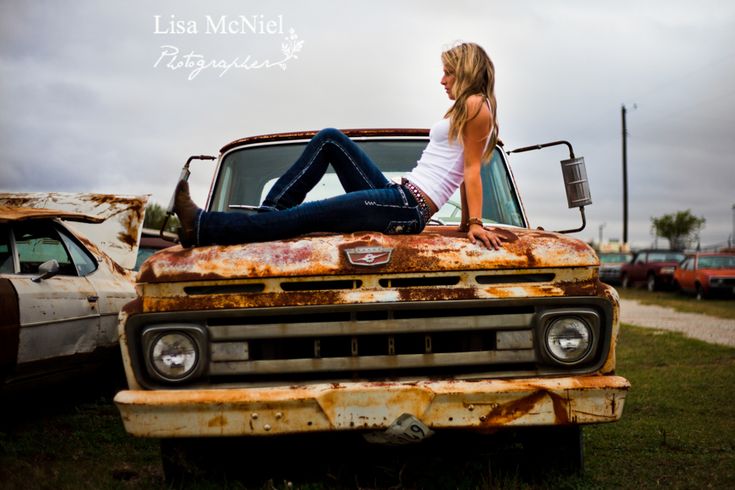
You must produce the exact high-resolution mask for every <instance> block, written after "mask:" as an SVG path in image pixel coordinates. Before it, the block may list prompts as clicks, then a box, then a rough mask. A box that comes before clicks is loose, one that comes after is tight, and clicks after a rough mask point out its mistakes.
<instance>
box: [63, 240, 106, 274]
mask: <svg viewBox="0 0 735 490" xmlns="http://www.w3.org/2000/svg"><path fill="white" fill-rule="evenodd" d="M61 239H62V240H63V242H64V245H66V249H67V250H68V251H69V252H70V253H71V258H72V260H73V261H74V265H75V266H76V268H77V274H79V275H80V276H86V275H87V274H90V273H92V272H94V271H95V270H97V262H95V260H94V259H93V258H92V257H90V255H89V253H87V251H86V250H85V249H83V248H82V247H81V246H79V245H78V244H77V243H76V242H75V241H74V240H73V239H72V238H71V237H70V236H67V235H66V233H64V232H62V233H61Z"/></svg>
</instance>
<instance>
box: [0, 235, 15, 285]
mask: <svg viewBox="0 0 735 490" xmlns="http://www.w3.org/2000/svg"><path fill="white" fill-rule="evenodd" d="M13 272H15V271H14V268H13V253H12V251H11V250H10V227H9V226H7V225H0V274H12V273H13Z"/></svg>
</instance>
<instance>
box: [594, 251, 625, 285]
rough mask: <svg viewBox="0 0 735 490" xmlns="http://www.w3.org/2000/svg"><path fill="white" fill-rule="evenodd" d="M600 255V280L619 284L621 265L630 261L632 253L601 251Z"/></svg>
mask: <svg viewBox="0 0 735 490" xmlns="http://www.w3.org/2000/svg"><path fill="white" fill-rule="evenodd" d="M597 256H598V257H600V280H601V281H602V282H605V283H607V284H620V273H621V271H622V269H623V265H624V264H627V263H628V262H630V260H631V259H632V258H633V254H632V253H630V252H602V253H598V254H597Z"/></svg>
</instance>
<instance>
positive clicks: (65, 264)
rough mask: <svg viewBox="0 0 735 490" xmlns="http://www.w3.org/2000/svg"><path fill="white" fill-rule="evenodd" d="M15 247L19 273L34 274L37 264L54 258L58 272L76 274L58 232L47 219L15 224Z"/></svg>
mask: <svg viewBox="0 0 735 490" xmlns="http://www.w3.org/2000/svg"><path fill="white" fill-rule="evenodd" d="M13 232H14V235H15V247H16V250H17V251H18V260H19V262H20V273H21V274H36V273H38V266H39V265H41V264H43V263H44V262H46V261H48V260H52V259H56V261H57V262H58V263H59V274H61V275H66V276H76V275H77V269H76V267H75V266H74V263H73V262H72V260H71V257H70V256H69V253H68V252H67V250H66V248H65V247H64V244H63V243H62V241H61V238H60V237H59V233H58V232H57V231H56V230H55V229H54V227H53V226H52V225H51V223H49V222H47V221H29V222H26V223H19V224H17V225H16V226H15V228H14V230H13Z"/></svg>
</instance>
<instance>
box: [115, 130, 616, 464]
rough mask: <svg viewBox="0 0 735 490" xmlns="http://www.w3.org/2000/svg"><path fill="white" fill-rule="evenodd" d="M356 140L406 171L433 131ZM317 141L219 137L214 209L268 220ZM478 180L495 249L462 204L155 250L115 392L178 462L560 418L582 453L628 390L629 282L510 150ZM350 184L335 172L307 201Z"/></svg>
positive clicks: (574, 172)
mask: <svg viewBox="0 0 735 490" xmlns="http://www.w3.org/2000/svg"><path fill="white" fill-rule="evenodd" d="M346 132H347V134H348V135H349V136H350V137H351V138H353V139H354V140H355V141H356V142H358V143H359V144H360V145H361V146H362V147H363V148H364V149H365V151H366V152H367V153H368V154H369V155H370V156H371V158H372V159H373V160H374V161H375V162H377V163H378V164H379V165H380V166H381V169H382V170H383V171H384V172H385V173H386V175H387V176H389V177H391V178H397V177H399V176H400V175H401V174H402V173H404V172H405V171H407V170H408V169H409V168H410V167H411V166H412V165H413V164H414V162H416V160H417V159H418V157H419V155H420V153H421V151H422V149H423V147H424V146H425V145H426V143H427V141H428V131H426V130H353V131H346ZM313 134H314V133H311V132H304V133H289V134H276V135H268V136H258V137H251V138H245V139H241V140H238V141H234V142H232V143H230V144H228V145H226V146H225V147H223V148H222V150H221V152H220V155H219V158H218V159H217V168H216V172H215V177H214V180H213V184H212V187H211V190H210V195H209V198H208V203H207V209H209V210H216V211H227V212H253V211H252V207H253V205H257V204H258V203H260V202H261V200H262V198H263V196H264V195H265V194H266V193H267V192H268V190H269V188H270V186H271V185H272V184H273V182H274V181H275V179H276V178H277V177H278V176H279V175H281V173H282V172H283V170H284V168H285V166H287V165H289V164H290V163H291V162H292V161H294V159H295V158H296V157H297V156H298V155H299V154H300V152H301V151H302V149H303V147H304V145H305V144H306V142H307V141H308V139H309V137H311V136H312V135H313ZM562 143H564V142H562ZM565 144H567V145H568V143H565ZM550 145H551V144H549V145H535V146H534V147H528V148H523V149H519V151H525V150H529V149H537V148H542V147H545V146H550ZM568 146H569V149H570V152H571V145H568ZM507 153H511V152H507ZM208 158H212V157H208ZM190 161H191V159H190ZM188 164H189V162H187V166H186V169H185V172H184V173H185V174H188ZM562 169H563V173H564V175H565V183H566V185H567V191H568V192H567V197H568V199H569V200H570V206H575V205H576V206H579V207H580V209H581V210H582V216H583V217H584V207H583V206H584V205H586V204H589V203H590V202H591V201H590V200H589V195H588V188H587V187H586V173H585V171H584V166H583V159H581V158H574V155H573V153H572V155H571V157H570V158H569V159H568V160H564V161H562ZM482 178H483V189H484V193H485V195H484V199H483V219H484V220H485V222H486V223H492V226H494V227H495V228H496V229H497V230H498V232H499V233H500V234H501V235H502V236H503V237H504V239H505V243H504V246H503V247H502V248H501V249H500V250H487V249H485V248H483V247H482V246H480V245H479V244H477V245H476V244H472V243H470V242H469V241H468V240H467V239H466V237H465V235H464V234H463V233H460V232H458V231H457V226H456V224H457V222H458V220H459V218H460V216H461V213H460V208H459V204H458V201H459V198H458V196H455V198H454V199H450V202H449V203H448V204H447V205H446V206H444V207H443V208H442V209H441V210H440V211H439V213H437V215H435V217H434V220H433V222H432V223H430V224H429V226H427V227H426V229H425V230H424V231H423V232H422V233H421V234H417V235H400V236H395V235H384V234H381V233H373V232H357V233H351V234H310V235H307V236H301V237H298V238H295V239H290V240H283V241H277V242H268V243H250V244H244V245H234V246H209V247H201V248H193V249H183V248H181V247H172V248H169V249H166V250H163V251H161V252H159V253H157V254H156V255H154V256H153V257H151V258H150V259H149V260H148V261H147V262H145V263H144V264H143V266H142V268H141V270H140V274H139V276H138V284H137V292H138V297H137V299H136V300H134V301H133V302H131V303H129V304H128V305H127V306H126V307H125V309H124V311H123V313H122V314H121V323H120V336H121V342H122V351H123V356H124V362H125V369H126V372H127V377H128V382H129V389H128V390H126V391H122V392H120V393H118V395H117V396H116V398H115V402H116V404H117V406H118V408H119V410H120V412H121V415H122V419H123V421H124V424H125V428H126V429H127V431H128V432H129V433H131V434H133V435H136V436H141V437H154V438H162V439H163V444H162V448H164V454H163V456H164V460H165V458H166V456H167V455H166V454H165V453H166V452H167V451H168V450H169V449H166V448H171V447H172V446H174V447H175V442H176V441H177V440H178V439H176V438H199V437H221V436H246V437H248V438H251V440H252V438H268V437H272V436H276V435H284V434H304V433H318V432H321V433H324V432H342V433H347V432H349V433H352V434H354V433H357V432H359V433H362V434H364V435H365V437H366V438H367V439H368V440H370V441H374V442H382V443H403V442H408V441H420V440H422V439H425V438H427V437H428V436H430V435H432V434H433V433H438V432H443V431H460V430H464V431H468V430H469V431H474V432H482V433H488V432H493V431H497V430H498V429H507V428H519V427H524V426H527V427H535V428H537V429H543V428H544V427H547V428H548V427H558V430H556V431H555V432H554V434H557V435H558V437H559V439H558V440H554V439H550V440H549V439H547V440H546V441H545V442H546V443H548V444H549V447H550V448H551V451H552V453H550V454H554V455H559V454H564V455H565V457H568V458H569V460H570V461H572V462H573V463H572V464H571V466H575V464H576V463H574V461H576V462H578V463H579V464H581V454H582V446H581V431H580V427H581V426H582V425H584V424H595V423H601V422H613V421H616V420H618V419H619V418H620V417H621V414H622V411H623V403H624V400H625V396H626V393H627V390H628V388H629V384H628V382H627V380H625V379H624V378H622V377H619V376H616V375H615V374H614V372H615V343H616V338H617V334H618V296H617V293H616V292H615V290H614V289H612V288H611V287H609V286H607V285H605V284H603V283H601V282H600V280H599V278H598V266H599V262H598V259H597V256H596V255H595V252H594V251H593V250H592V249H591V248H590V247H589V246H587V245H586V244H584V243H582V242H581V241H579V240H576V239H573V238H570V237H568V236H566V235H564V234H561V233H553V232H548V231H543V230H541V229H530V228H529V225H528V221H527V218H526V216H525V211H524V209H523V206H522V204H521V201H520V199H519V197H518V190H517V188H516V185H515V182H514V179H513V176H512V173H511V169H510V167H509V165H508V155H507V154H506V152H504V151H503V149H502V148H501V147H497V148H496V149H495V153H494V157H493V159H492V162H491V164H489V165H485V166H484V167H483V170H482ZM338 187H339V185H338V182H337V177H336V175H334V174H327V176H326V177H325V179H324V180H323V181H322V183H321V184H320V186H319V187H317V188H316V189H314V190H313V191H312V193H311V194H310V195H309V196H307V199H317V198H322V197H325V196H329V195H331V194H333V193H334V192H335V189H336V188H338ZM562 439H564V441H566V442H565V443H562V442H561V440H562ZM261 440H262V439H261ZM570 441H571V442H570ZM564 451H567V453H565V452H564ZM577 466H578V464H577ZM164 468H166V465H164Z"/></svg>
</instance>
